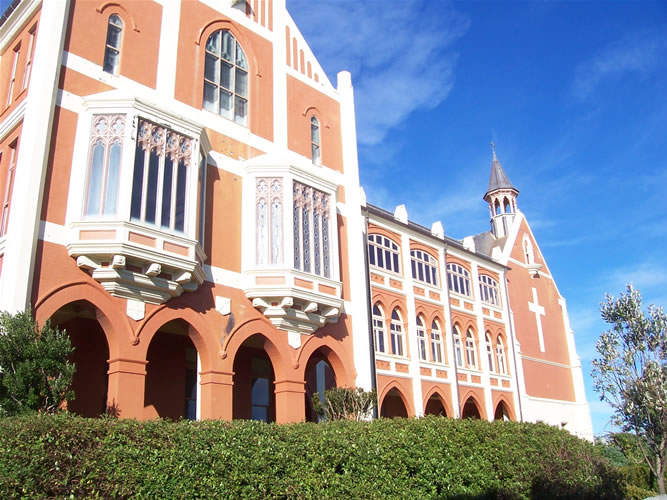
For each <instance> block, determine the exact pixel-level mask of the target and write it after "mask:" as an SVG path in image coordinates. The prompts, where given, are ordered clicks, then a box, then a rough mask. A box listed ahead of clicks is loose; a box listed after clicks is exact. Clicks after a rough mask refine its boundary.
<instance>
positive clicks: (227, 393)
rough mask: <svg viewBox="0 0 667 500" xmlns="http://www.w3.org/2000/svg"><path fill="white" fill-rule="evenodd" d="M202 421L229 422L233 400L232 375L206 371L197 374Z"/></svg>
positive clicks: (231, 415) (231, 373)
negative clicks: (221, 420) (220, 420)
mask: <svg viewBox="0 0 667 500" xmlns="http://www.w3.org/2000/svg"><path fill="white" fill-rule="evenodd" d="M199 380H200V387H201V399H200V412H201V413H200V415H201V418H202V419H224V420H231V419H232V417H233V413H232V404H233V403H232V402H233V400H234V373H233V372H220V371H214V370H210V371H206V372H201V373H200V374H199Z"/></svg>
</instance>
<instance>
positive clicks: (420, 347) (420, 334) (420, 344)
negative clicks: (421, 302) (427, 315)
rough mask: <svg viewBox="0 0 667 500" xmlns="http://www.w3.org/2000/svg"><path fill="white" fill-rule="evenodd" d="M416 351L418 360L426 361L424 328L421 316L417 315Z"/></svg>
mask: <svg viewBox="0 0 667 500" xmlns="http://www.w3.org/2000/svg"><path fill="white" fill-rule="evenodd" d="M417 351H418V354H419V360H420V361H428V358H427V353H426V328H424V321H423V319H422V317H421V316H417Z"/></svg>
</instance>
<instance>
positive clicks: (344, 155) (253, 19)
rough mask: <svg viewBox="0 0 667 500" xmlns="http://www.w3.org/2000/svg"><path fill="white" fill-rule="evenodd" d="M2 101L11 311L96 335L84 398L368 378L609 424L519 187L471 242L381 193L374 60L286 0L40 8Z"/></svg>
mask: <svg viewBox="0 0 667 500" xmlns="http://www.w3.org/2000/svg"><path fill="white" fill-rule="evenodd" d="M42 19H48V23H42V22H41V20H42ZM0 108H1V112H0V155H1V156H0V192H1V193H2V194H3V196H4V198H3V208H2V222H1V224H2V226H1V228H0V266H1V267H0V309H2V310H8V311H17V310H22V309H24V308H25V307H26V306H31V307H32V309H33V312H34V314H35V316H36V318H37V319H38V320H39V321H40V322H43V321H45V320H47V319H50V320H51V321H52V323H54V324H56V325H58V326H60V327H63V328H65V329H66V330H67V332H68V333H69V334H70V336H71V338H72V342H73V344H74V346H75V348H76V350H75V353H74V361H75V363H76V365H77V374H76V377H75V391H76V394H77V398H76V400H74V401H72V402H70V404H69V406H70V409H71V410H72V411H75V412H77V413H80V414H82V415H91V416H92V415H98V414H100V413H102V412H104V411H106V409H107V408H109V407H112V408H114V411H116V412H117V413H119V414H120V416H121V417H129V418H139V419H146V418H153V417H157V416H160V417H170V418H179V417H185V418H225V419H232V418H255V419H261V420H267V421H277V422H291V421H299V420H304V419H314V416H313V413H312V408H311V404H310V399H311V396H312V394H313V393H314V392H320V393H321V392H322V391H323V390H324V389H325V388H327V387H331V386H333V385H338V386H354V385H357V386H361V387H365V388H371V387H377V389H378V394H379V399H380V414H381V415H384V416H394V415H423V414H425V413H436V414H443V415H447V416H479V417H482V418H489V419H493V418H510V419H513V420H514V419H517V420H518V419H523V420H545V421H549V422H550V423H554V424H558V425H566V426H567V428H570V429H572V430H573V431H574V432H577V433H579V434H582V435H589V434H591V432H590V416H588V407H587V404H586V401H585V397H583V385H582V383H581V373H580V372H581V369H580V365H579V364H578V358H577V357H576V352H575V350H574V343H573V341H572V334H571V332H570V330H569V325H568V323H567V314H566V312H565V303H564V301H563V300H562V298H561V297H560V295H559V294H558V291H557V289H556V288H555V285H554V284H553V280H552V278H551V276H550V274H549V273H548V268H547V267H546V263H544V260H543V257H542V256H541V254H540V253H539V249H538V246H537V243H536V242H535V241H534V238H533V237H532V234H531V233H530V229H529V226H528V225H527V223H526V221H525V218H524V217H523V216H522V215H521V214H520V212H519V211H518V210H516V203H515V200H516V194H518V192H515V191H516V190H515V191H514V192H512V191H510V194H509V195H508V196H509V198H508V199H509V200H510V201H511V203H513V205H512V209H511V210H510V211H503V210H500V212H498V214H496V213H495V212H494V214H493V223H494V232H493V233H489V234H488V235H486V236H484V235H478V236H477V237H475V238H470V239H467V240H465V241H464V242H458V241H455V240H452V239H450V238H447V237H446V236H444V234H443V232H442V227H441V225H440V226H439V228H438V226H437V225H436V226H434V228H432V229H431V230H426V229H424V228H423V227H421V226H418V225H415V224H413V223H410V222H408V220H407V213H406V212H405V210H404V209H402V210H397V212H396V213H395V214H390V213H388V212H385V211H383V210H382V209H379V208H376V207H372V206H370V205H366V203H365V200H364V196H363V192H362V191H361V190H360V187H359V172H358V163H357V151H356V147H357V146H356V135H355V115H354V96H353V88H352V83H351V77H350V74H349V73H347V72H341V73H339V74H338V81H337V82H336V84H335V85H333V84H332V83H331V82H330V81H329V80H328V78H327V76H326V74H325V72H324V71H323V70H322V68H321V67H320V65H319V63H318V62H317V59H316V58H315V56H314V55H313V54H312V52H311V50H310V48H309V47H308V44H307V43H306V41H305V40H304V38H303V37H302V35H301V33H300V32H299V29H298V27H297V26H296V25H295V23H294V21H293V20H292V18H291V17H290V15H289V13H288V12H287V10H286V8H285V0H252V1H250V0H249V1H248V2H244V1H227V2H217V1H215V2H214V1H211V0H200V1H194V0H191V1H183V2H166V1H164V0H155V1H143V2H136V1H120V2H106V1H102V0H100V1H93V0H90V1H87V0H76V1H75V0H70V1H66V0H63V1H62V2H61V1H59V2H41V1H39V0H22V1H20V2H15V3H14V4H13V5H12V6H11V7H10V9H9V10H8V11H7V13H5V15H4V16H3V21H2V26H0ZM498 165H499V164H498ZM500 187H501V188H503V189H504V187H503V186H500ZM512 189H513V188H512ZM512 193H514V195H513V196H512ZM494 195H495V192H494V191H493V190H492V189H490V190H489V193H488V195H487V196H494ZM489 203H490V204H491V205H492V204H493V203H495V202H489ZM501 203H502V202H501ZM496 221H504V222H503V224H504V225H503V226H502V227H503V228H504V230H505V231H506V233H507V234H506V235H505V236H499V234H498V233H497V231H496V229H495V228H496V227H500V226H498V224H497V222H496ZM501 225H502V224H501ZM503 234H505V233H503ZM482 240H483V241H482ZM526 241H528V242H529V245H530V249H531V252H532V253H531V254H530V255H532V257H531V259H532V260H530V261H526V260H522V259H524V254H525V252H527V250H526V249H527V248H528V247H527V246H526V245H527V244H526V243H525V242H526ZM476 246H477V247H478V250H477V251H476V250H475V247H476ZM487 247H488V248H487ZM363 249H366V252H365V253H364V252H363ZM482 249H484V250H482ZM387 258H389V259H390V260H389V262H390V263H389V264H387V262H388V261H387V260H386V259H387ZM526 258H527V257H526ZM380 259H382V260H381V261H380ZM539 265H541V266H542V267H541V268H538V266H539ZM409 269H412V272H409V271H408V270H409ZM466 273H467V274H466ZM445 277H446V278H445ZM536 278H537V279H536ZM446 279H447V281H448V283H449V286H445V285H444V282H445V280H446ZM530 300H532V302H530ZM530 304H533V305H532V306H531V305H530ZM534 311H538V312H537V313H534ZM531 315H532V318H531ZM536 318H537V320H536ZM531 321H532V323H531ZM536 321H537V322H536ZM531 325H532V326H531ZM531 328H532V330H535V328H538V330H539V332H538V333H539V336H538V337H536V336H535V335H533V332H532V330H531ZM535 338H538V339H540V340H539V342H537V343H536V340H535ZM556 415H558V416H557V417H556ZM552 417H554V418H555V420H554V418H552Z"/></svg>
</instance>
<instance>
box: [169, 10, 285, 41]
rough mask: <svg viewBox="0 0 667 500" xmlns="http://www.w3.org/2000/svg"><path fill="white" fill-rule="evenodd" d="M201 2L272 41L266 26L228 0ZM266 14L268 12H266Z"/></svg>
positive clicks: (271, 34) (274, 27)
mask: <svg viewBox="0 0 667 500" xmlns="http://www.w3.org/2000/svg"><path fill="white" fill-rule="evenodd" d="M163 1H164V0H163ZM199 1H200V2H201V3H203V4H204V5H206V6H207V7H210V8H211V9H213V10H214V11H216V12H219V13H220V14H223V15H224V16H227V17H229V18H230V19H231V20H233V21H234V22H235V23H238V24H240V25H241V26H243V27H244V28H246V29H249V30H251V31H254V32H255V33H256V34H257V35H259V36H261V37H262V38H265V39H266V40H268V41H271V42H272V41H273V40H271V39H272V38H273V33H272V32H271V31H269V29H268V28H265V27H264V26H262V25H261V24H259V23H256V22H255V21H254V20H252V19H249V18H248V17H247V16H246V15H245V13H243V12H241V11H240V10H238V9H234V8H232V7H231V2H229V1H222V0H199ZM273 9H274V12H275V9H276V6H275V5H274V7H273ZM267 14H268V13H267ZM267 24H268V23H267ZM273 29H274V31H275V29H276V25H275V24H274V25H273Z"/></svg>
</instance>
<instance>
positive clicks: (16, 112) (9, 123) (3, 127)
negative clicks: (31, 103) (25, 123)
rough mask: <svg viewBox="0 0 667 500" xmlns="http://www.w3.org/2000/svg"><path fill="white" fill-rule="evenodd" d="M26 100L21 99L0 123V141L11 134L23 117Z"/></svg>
mask: <svg viewBox="0 0 667 500" xmlns="http://www.w3.org/2000/svg"><path fill="white" fill-rule="evenodd" d="M26 102H27V100H26V99H23V100H22V101H21V102H20V103H19V104H18V105H17V106H16V107H15V108H14V109H13V110H12V112H11V113H9V115H7V117H6V118H5V119H4V120H2V123H0V141H2V140H3V139H4V138H5V137H7V136H8V135H9V134H11V133H12V131H13V130H14V129H15V128H16V127H17V126H18V124H19V123H21V121H22V120H23V117H24V116H25V108H26Z"/></svg>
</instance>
